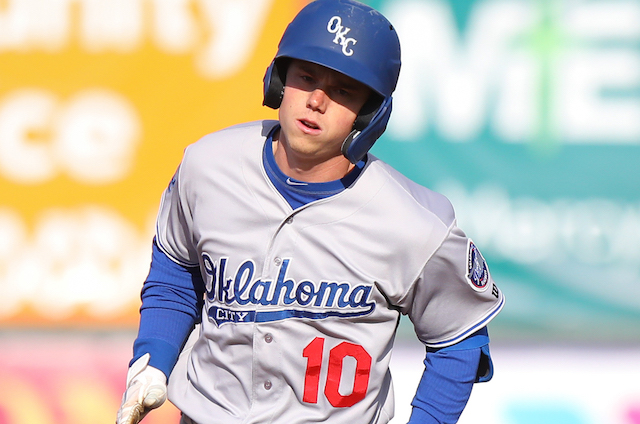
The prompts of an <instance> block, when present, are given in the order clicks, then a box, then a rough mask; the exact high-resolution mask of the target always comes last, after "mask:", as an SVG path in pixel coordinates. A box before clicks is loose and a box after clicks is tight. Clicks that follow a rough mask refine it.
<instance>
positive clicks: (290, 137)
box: [279, 60, 371, 163]
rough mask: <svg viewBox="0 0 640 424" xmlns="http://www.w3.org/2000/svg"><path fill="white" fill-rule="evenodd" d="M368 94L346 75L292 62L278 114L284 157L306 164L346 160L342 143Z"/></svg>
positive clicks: (365, 88) (363, 87)
mask: <svg viewBox="0 0 640 424" xmlns="http://www.w3.org/2000/svg"><path fill="white" fill-rule="evenodd" d="M370 93H371V90H370V89H369V88H368V87H367V86H365V85H364V84H362V83H360V82H358V81H355V80H354V79H352V78H350V77H347V76H346V75H343V74H341V73H339V72H336V71H333V70H331V69H328V68H325V67H324V66H320V65H316V64H313V63H309V62H305V61H301V60H293V61H292V62H291V64H290V65H289V68H288V71H287V78H286V84H285V88H284V96H283V99H282V104H281V105H280V111H279V118H280V125H281V128H282V130H281V135H280V138H281V141H282V142H283V143H284V145H285V146H284V147H285V149H286V150H287V154H288V156H294V157H295V159H296V160H298V161H307V162H308V163H323V162H326V161H330V160H342V159H345V160H346V158H344V156H342V152H341V150H340V149H341V146H342V142H343V141H344V139H345V138H346V137H347V135H349V133H350V132H351V130H352V127H353V122H354V120H355V119H356V116H357V115H358V112H359V111H360V108H362V105H363V104H364V102H365V101H366V100H367V99H368V98H369V95H370ZM289 159H291V158H289ZM347 163H348V161H347Z"/></svg>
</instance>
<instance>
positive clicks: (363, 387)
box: [302, 337, 371, 408]
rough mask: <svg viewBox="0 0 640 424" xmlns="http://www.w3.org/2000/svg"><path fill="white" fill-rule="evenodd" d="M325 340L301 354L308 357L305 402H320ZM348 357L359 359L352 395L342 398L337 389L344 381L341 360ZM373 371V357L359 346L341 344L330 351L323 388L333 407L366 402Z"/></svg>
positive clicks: (303, 398) (318, 341) (318, 339)
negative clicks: (319, 391) (325, 381)
mask: <svg viewBox="0 0 640 424" xmlns="http://www.w3.org/2000/svg"><path fill="white" fill-rule="evenodd" d="M323 349H324V339H323V338H322V337H316V338H315V339H313V341H312V342H311V343H309V344H308V345H307V347H305V348H304V350H303V351H302V356H303V357H305V358H307V372H306V374H305V377H304V395H303V397H302V401H303V402H307V403H318V388H319V386H320V370H321V369H322V356H323ZM346 356H351V357H352V358H355V360H356V375H355V378H354V381H353V390H352V391H351V394H349V395H347V396H343V395H341V394H340V392H339V391H338V389H339V388H340V379H341V378H342V361H343V360H344V358H345V357H346ZM370 372H371V355H369V354H368V353H367V351H366V350H364V348H363V347H362V346H360V345H356V344H353V343H348V342H342V343H340V344H339V345H338V346H336V347H334V348H333V349H331V351H329V368H328V369H327V383H326V385H325V387H324V395H325V396H326V397H327V400H328V401H329V403H330V404H331V405H333V406H334V407H336V408H338V407H348V406H352V405H355V404H356V403H358V402H360V401H361V400H362V399H364V397H365V395H366V394H367V388H368V387H369V374H370Z"/></svg>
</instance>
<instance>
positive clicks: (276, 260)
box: [273, 258, 282, 266]
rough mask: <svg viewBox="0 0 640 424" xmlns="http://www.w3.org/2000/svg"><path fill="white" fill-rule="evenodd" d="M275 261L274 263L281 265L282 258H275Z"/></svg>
mask: <svg viewBox="0 0 640 424" xmlns="http://www.w3.org/2000/svg"><path fill="white" fill-rule="evenodd" d="M273 263H274V264H276V266H280V264H281V263H282V259H280V258H275V259H274V260H273Z"/></svg>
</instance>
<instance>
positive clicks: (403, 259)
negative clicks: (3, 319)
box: [157, 121, 504, 424]
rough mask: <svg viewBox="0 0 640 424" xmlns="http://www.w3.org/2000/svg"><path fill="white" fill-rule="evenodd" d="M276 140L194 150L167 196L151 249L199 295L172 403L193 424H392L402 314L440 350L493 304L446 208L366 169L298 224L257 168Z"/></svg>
mask: <svg viewBox="0 0 640 424" xmlns="http://www.w3.org/2000/svg"><path fill="white" fill-rule="evenodd" d="M276 124H277V122H276V121H261V122H253V123H248V124H243V125H239V126H235V127H231V128H228V129H225V130H222V131H219V132H217V133H214V134H210V135H208V136H206V137H204V138H203V139H201V140H200V141H198V142H197V143H195V144H193V145H191V146H189V147H188V148H187V149H186V151H185V154H184V158H183V160H182V163H181V164H180V167H179V169H178V171H177V172H176V175H175V177H174V179H173V180H172V182H171V184H170V185H169V187H168V188H167V189H166V191H165V193H164V195H163V201H162V205H161V207H160V212H159V215H158V225H157V241H158V244H159V245H160V247H161V249H163V251H164V252H165V253H166V254H167V255H168V256H169V257H170V258H172V259H173V260H174V261H176V262H177V263H179V264H182V265H187V266H196V265H197V266H199V267H200V269H201V272H202V276H203V278H204V281H205V284H206V294H205V305H204V309H203V319H202V324H201V325H200V326H198V327H197V328H196V330H195V331H194V334H192V337H191V341H190V342H189V343H188V344H187V346H186V347H185V349H184V350H183V352H182V354H181V355H180V358H179V360H178V363H177V364H176V367H175V368H174V370H173V372H172V374H171V376H170V379H169V399H170V400H171V401H172V402H173V403H174V404H175V405H176V406H177V407H178V408H179V409H180V410H181V411H183V412H184V413H185V414H186V415H187V416H189V417H190V418H191V419H192V420H194V421H195V422H197V423H199V424H222V423H224V424H236V423H237V424H240V423H243V424H250V423H286V424H298V423H299V424H303V423H314V422H330V423H336V424H338V423H349V424H353V423H386V422H388V421H389V420H390V419H391V417H392V416H393V389H392V382H391V375H390V372H389V368H388V365H389V361H390V357H391V350H392V346H393V342H394V336H395V331H396V327H397V324H398V320H399V317H400V314H407V315H408V316H409V318H410V319H411V321H412V322H413V324H414V326H415V331H416V334H417V336H418V338H419V339H420V340H421V341H422V342H424V343H425V344H426V345H427V346H432V347H441V346H447V345H450V344H453V343H456V342H458V341H460V340H462V339H463V338H465V337H466V336H468V335H469V334H471V333H472V332H474V331H475V330H477V329H479V328H481V327H483V326H484V325H486V324H487V323H488V322H489V321H490V320H491V319H492V318H493V317H494V316H495V315H496V314H497V313H498V312H499V310H500V309H501V308H502V305H503V302H504V299H503V295H502V293H501V292H500V290H498V288H497V287H496V286H495V284H494V283H493V281H492V279H491V276H490V274H489V270H488V268H487V266H486V263H485V261H484V259H483V258H482V255H481V254H480V252H479V251H478V249H477V248H476V247H475V245H474V244H473V242H471V241H470V240H469V239H468V238H467V237H466V236H465V234H464V233H463V232H462V231H461V230H460V229H459V228H458V227H457V226H456V221H455V217H454V213H453V208H452V207H451V205H450V203H449V202H448V200H447V199H446V198H445V197H444V196H442V195H440V194H437V193H435V192H432V191H430V190H428V189H426V188H424V187H422V186H419V185H417V184H415V183H413V182H411V181H410V180H408V179H407V178H405V177H403V176H402V175H401V174H400V173H398V172H397V171H395V170H394V169H393V168H391V167H390V166H389V165H387V164H385V163H384V162H382V161H380V160H378V159H377V158H375V157H374V156H372V155H369V157H368V161H367V164H366V167H365V169H364V170H363V172H362V173H361V175H360V176H359V177H358V179H357V180H356V181H355V183H354V184H353V185H352V186H350V187H349V188H347V189H345V190H344V191H342V192H341V193H339V194H337V195H334V196H332V197H329V198H326V199H323V200H318V201H315V202H312V203H310V204H307V205H305V206H303V207H301V208H299V209H296V210H292V208H291V207H290V206H289V204H288V203H287V201H286V200H285V199H284V198H283V197H282V196H281V195H280V193H279V192H278V190H276V188H275V187H274V186H273V184H272V183H271V181H270V179H269V178H268V176H267V174H266V172H265V169H264V166H263V160H262V152H263V148H264V145H265V140H266V137H267V135H268V133H269V131H270V130H271V129H272V128H273V127H274V126H275V125H276Z"/></svg>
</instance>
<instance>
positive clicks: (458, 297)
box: [400, 222, 504, 348]
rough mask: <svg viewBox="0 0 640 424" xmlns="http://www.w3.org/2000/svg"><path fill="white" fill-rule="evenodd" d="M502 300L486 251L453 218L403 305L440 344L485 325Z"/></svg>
mask: <svg viewBox="0 0 640 424" xmlns="http://www.w3.org/2000/svg"><path fill="white" fill-rule="evenodd" d="M503 305H504V296H503V294H502V292H501V291H500V290H499V289H498V287H497V286H496V285H495V283H494V282H493V279H492V278H491V274H490V272H489V267H488V265H487V263H486V261H485V260H484V257H483V256H482V254H481V253H480V251H479V249H478V248H477V246H476V245H475V243H473V241H472V240H471V239H469V238H468V237H467V236H466V235H465V234H464V232H462V230H460V229H459V228H458V227H457V226H456V225H455V222H454V224H452V226H451V227H450V231H449V232H448V233H447V235H446V237H445V238H444V240H443V241H442V243H441V244H440V246H439V248H438V249H437V250H436V251H435V252H434V253H433V255H432V256H431V257H430V258H429V260H428V261H427V262H426V265H425V266H424V268H423V269H422V272H421V274H420V275H419V277H418V279H417V281H416V282H415V284H414V285H413V286H412V289H411V290H410V292H409V293H408V294H407V296H406V297H405V299H403V301H402V304H401V305H400V306H401V308H402V309H403V311H405V312H406V313H407V314H408V316H409V318H410V319H411V321H412V323H413V325H414V327H415V331H416V334H417V336H418V338H419V339H420V340H421V341H422V342H423V343H425V344H426V345H427V347H431V348H441V347H445V346H450V345H453V344H455V343H457V342H459V341H461V340H463V339H465V338H466V337H468V336H469V335H471V334H472V333H474V332H476V331H477V330H479V329H481V328H482V327H484V326H486V325H487V324H488V323H489V322H490V321H491V320H492V319H493V318H494V317H495V316H496V315H497V314H498V312H499V311H500V310H501V309H502V307H503Z"/></svg>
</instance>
